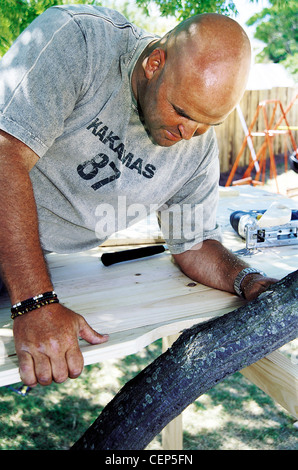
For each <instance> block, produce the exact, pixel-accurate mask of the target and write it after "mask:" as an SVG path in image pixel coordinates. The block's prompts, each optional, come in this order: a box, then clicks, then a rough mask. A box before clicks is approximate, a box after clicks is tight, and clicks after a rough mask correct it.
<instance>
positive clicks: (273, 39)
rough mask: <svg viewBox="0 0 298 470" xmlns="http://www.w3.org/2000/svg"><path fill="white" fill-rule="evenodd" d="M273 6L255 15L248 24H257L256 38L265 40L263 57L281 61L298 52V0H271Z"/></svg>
mask: <svg viewBox="0 0 298 470" xmlns="http://www.w3.org/2000/svg"><path fill="white" fill-rule="evenodd" d="M270 3H271V6H269V7H268V8H264V9H263V10H262V11H261V12H260V13H256V14H255V15H253V16H252V17H251V18H250V19H249V20H248V21H247V25H248V26H250V25H256V32H255V38H256V39H259V40H261V41H263V42H264V43H265V44H266V46H265V47H264V49H263V51H262V53H261V58H268V59H269V60H271V61H273V62H281V61H282V60H285V59H286V58H287V56H294V54H296V53H297V52H298V28H297V18H298V3H297V0H289V1H286V2H281V1H280V0H271V1H270Z"/></svg>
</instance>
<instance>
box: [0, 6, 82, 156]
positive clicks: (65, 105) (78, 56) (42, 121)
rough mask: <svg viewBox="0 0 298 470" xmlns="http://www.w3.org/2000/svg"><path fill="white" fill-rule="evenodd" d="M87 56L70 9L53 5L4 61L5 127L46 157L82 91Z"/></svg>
mask: <svg viewBox="0 0 298 470" xmlns="http://www.w3.org/2000/svg"><path fill="white" fill-rule="evenodd" d="M86 58H87V53H86V43H85V40H84V35H83V32H82V31H81V29H80V27H79V26H78V24H77V23H76V22H75V21H74V20H73V18H72V17H71V15H69V14H68V13H66V12H64V11H61V10H60V9H58V8H50V9H49V10H47V11H46V12H45V13H43V14H42V15H40V16H39V17H38V18H37V19H35V20H34V21H33V23H32V24H31V25H30V26H29V27H28V28H27V29H26V30H25V31H24V32H23V33H22V34H21V35H20V36H19V38H18V39H17V40H16V41H15V43H14V44H13V45H12V47H11V48H10V50H9V51H8V52H7V53H6V54H5V55H4V57H3V58H2V59H1V61H0V129H2V130H4V131H6V132H8V133H9V134H11V135H13V136H14V137H16V138H18V139H19V140H21V141H22V142H24V143H25V144H26V145H28V146H29V147H30V148H31V149H32V150H33V151H34V152H35V153H36V154H37V155H38V156H40V157H42V156H43V155H44V154H45V153H46V151H47V150H48V149H49V147H50V146H51V145H52V143H53V142H54V140H55V139H57V138H58V137H59V136H60V135H61V134H62V132H63V130H64V126H65V121H66V120H67V118H68V117H69V116H70V114H71V113H72V111H73V109H74V107H75V105H76V103H77V101H78V99H79V97H80V93H82V90H83V85H84V76H85V74H86Z"/></svg>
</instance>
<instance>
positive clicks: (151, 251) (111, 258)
mask: <svg viewBox="0 0 298 470" xmlns="http://www.w3.org/2000/svg"><path fill="white" fill-rule="evenodd" d="M167 249H168V248H167V246H166V245H150V246H145V247H141V248H132V249H131V250H123V251H114V252H112V253H103V254H102V255H101V261H102V263H103V264H104V266H110V265H111V264H115V263H121V262H122V261H131V260H134V259H139V258H145V257H147V256H152V255H157V254H159V253H163V252H164V251H166V250H167Z"/></svg>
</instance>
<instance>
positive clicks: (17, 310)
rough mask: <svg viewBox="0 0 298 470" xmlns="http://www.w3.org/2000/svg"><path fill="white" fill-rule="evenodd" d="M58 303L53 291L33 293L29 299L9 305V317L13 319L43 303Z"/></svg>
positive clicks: (39, 306)
mask: <svg viewBox="0 0 298 470" xmlns="http://www.w3.org/2000/svg"><path fill="white" fill-rule="evenodd" d="M53 303H59V299H58V297H57V294H56V292H55V291H49V292H44V293H43V294H38V295H35V296H34V297H30V298H29V299H26V300H23V301H22V302H18V303H16V304H14V305H13V306H12V307H11V318H12V319H13V320H14V319H15V318H16V317H19V316H20V315H23V314H24V313H28V312H31V311H32V310H35V309H37V308H41V307H42V306H43V305H48V304H53Z"/></svg>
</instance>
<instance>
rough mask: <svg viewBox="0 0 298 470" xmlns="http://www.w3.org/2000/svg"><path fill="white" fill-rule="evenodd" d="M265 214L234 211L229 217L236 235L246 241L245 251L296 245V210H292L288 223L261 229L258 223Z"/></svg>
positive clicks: (297, 238)
mask: <svg viewBox="0 0 298 470" xmlns="http://www.w3.org/2000/svg"><path fill="white" fill-rule="evenodd" d="M265 212H266V211H265V210H251V211H235V212H233V213H232V214H231V215H230V223H231V225H232V227H233V229H234V230H235V231H236V232H237V233H238V235H239V236H240V237H241V238H243V239H244V240H245V241H246V248H247V249H249V250H254V249H256V248H265V247H272V246H281V245H296V244H298V210H292V217H291V220H290V221H289V222H288V223H286V224H283V225H276V226H272V227H266V228H263V227H260V226H259V225H258V221H259V219H260V218H261V217H262V215H263V214H264V213H265Z"/></svg>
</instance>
